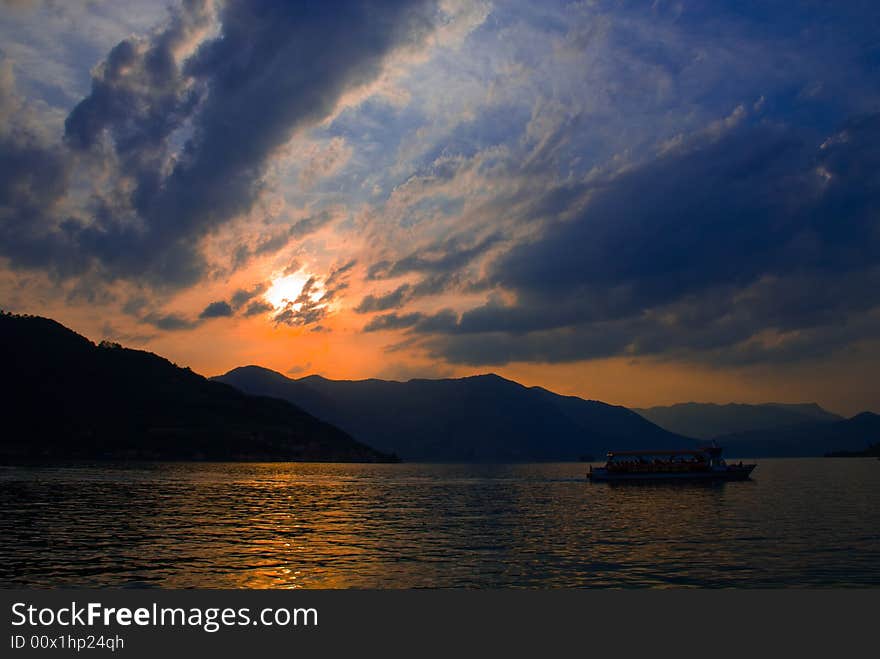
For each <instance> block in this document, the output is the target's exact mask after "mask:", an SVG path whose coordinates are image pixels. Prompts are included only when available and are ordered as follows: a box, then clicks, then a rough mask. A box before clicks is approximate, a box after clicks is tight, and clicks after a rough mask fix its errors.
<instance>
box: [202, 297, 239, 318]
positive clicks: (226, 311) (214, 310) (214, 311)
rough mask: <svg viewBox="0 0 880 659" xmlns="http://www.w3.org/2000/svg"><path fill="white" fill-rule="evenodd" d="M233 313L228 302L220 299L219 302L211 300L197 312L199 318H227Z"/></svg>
mask: <svg viewBox="0 0 880 659" xmlns="http://www.w3.org/2000/svg"><path fill="white" fill-rule="evenodd" d="M233 313H234V312H233V310H232V307H231V306H229V303H228V302H225V301H223V300H220V301H219V302H211V303H210V304H209V305H208V306H207V307H205V308H204V310H203V311H202V313H200V314H199V318H201V319H206V318H229V317H230V316H231V315H232V314H233Z"/></svg>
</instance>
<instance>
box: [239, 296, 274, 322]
mask: <svg viewBox="0 0 880 659" xmlns="http://www.w3.org/2000/svg"><path fill="white" fill-rule="evenodd" d="M274 308H275V307H273V306H272V305H271V304H269V303H268V302H264V301H263V300H255V301H254V302H251V303H250V304H249V305H247V308H246V309H245V310H244V313H243V315H244V316H245V318H250V317H252V316H260V315H262V314H264V313H269V312H270V311H272V310H273V309H274Z"/></svg>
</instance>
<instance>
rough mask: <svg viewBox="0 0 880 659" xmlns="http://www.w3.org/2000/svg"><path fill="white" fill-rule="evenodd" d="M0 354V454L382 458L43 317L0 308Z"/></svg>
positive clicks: (300, 416)
mask: <svg viewBox="0 0 880 659" xmlns="http://www.w3.org/2000/svg"><path fill="white" fill-rule="evenodd" d="M0 360H2V364H3V366H4V369H5V372H6V374H7V386H6V387H5V389H6V393H5V394H4V414H3V417H4V424H5V428H4V432H3V434H2V439H0V458H3V459H4V460H16V459H22V460H53V459H105V458H106V459H116V458H128V459H152V460H172V459H174V460H177V459H181V460H187V459H211V460H320V461H323V460H327V461H377V460H383V459H387V456H385V455H382V454H380V453H378V452H376V451H374V450H372V449H371V448H369V447H367V446H365V445H363V444H361V443H359V442H357V441H355V440H354V439H353V438H352V437H350V436H349V435H347V434H346V433H345V432H343V431H341V430H339V429H338V428H335V427H333V426H332V425H330V424H328V423H325V422H323V421H319V420H318V419H316V418H314V417H313V416H311V415H310V414H308V413H306V412H304V411H303V410H301V409H299V408H297V407H296V406H294V405H292V404H290V403H288V402H285V401H281V400H277V399H272V398H264V397H256V396H249V395H245V394H243V393H241V392H240V391H238V390H236V389H234V388H233V387H230V386H228V385H225V384H222V383H220V382H213V381H210V380H207V379H206V378H204V377H202V376H201V375H198V374H196V373H193V372H192V371H191V370H189V369H188V368H180V367H178V366H176V365H174V364H172V363H171V362H169V361H168V360H166V359H163V358H162V357H159V356H157V355H154V354H152V353H149V352H143V351H139V350H129V349H126V348H123V347H121V346H119V345H118V344H107V343H102V344H101V345H100V346H97V345H95V344H94V343H92V342H91V341H89V340H88V339H86V338H85V337H83V336H80V335H79V334H77V333H75V332H73V331H71V330H69V329H67V328H66V327H64V326H63V325H61V324H59V323H57V322H55V321H53V320H50V319H47V318H40V317H36V316H15V315H10V314H2V315H0Z"/></svg>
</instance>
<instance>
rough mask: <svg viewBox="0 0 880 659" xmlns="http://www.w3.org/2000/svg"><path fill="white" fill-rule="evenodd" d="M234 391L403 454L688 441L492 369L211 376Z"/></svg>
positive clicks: (551, 454)
mask: <svg viewBox="0 0 880 659" xmlns="http://www.w3.org/2000/svg"><path fill="white" fill-rule="evenodd" d="M215 379H216V380H219V381H221V382H224V383H227V384H231V385H233V386H235V387H238V388H239V389H241V390H242V391H244V392H246V393H251V394H259V395H264V396H275V397H279V398H283V399H285V400H287V401H290V402H292V403H294V404H296V405H298V406H300V407H302V408H303V409H305V410H307V411H308V412H310V413H311V414H314V415H315V416H317V417H318V418H321V419H324V420H326V421H328V422H330V423H332V424H334V425H337V426H339V427H340V428H343V429H344V430H346V431H347V432H349V433H351V434H352V435H353V436H354V437H356V438H358V439H359V440H361V441H363V442H365V443H367V444H369V445H371V446H374V447H376V448H377V449H379V450H381V451H385V452H392V453H395V454H397V455H399V456H401V458H403V459H405V460H423V461H530V460H536V461H541V460H577V459H579V458H582V457H585V456H593V457H595V458H597V459H601V458H602V457H604V454H605V452H606V451H608V450H611V449H623V448H633V449H651V448H654V449H660V448H677V447H682V448H684V447H691V446H694V445H695V444H696V442H694V440H691V439H689V438H686V437H682V436H679V435H676V434H674V433H670V432H668V431H666V430H663V429H662V428H659V427H657V426H656V425H654V424H652V423H650V422H649V421H646V420H645V419H643V418H642V417H640V416H639V415H637V414H635V413H634V412H631V411H630V410H628V409H626V408H623V407H618V406H614V405H608V404H606V403H601V402H597V401H588V400H583V399H581V398H576V397H573V396H560V395H557V394H554V393H552V392H550V391H547V390H546V389H542V388H540V387H531V388H529V387H525V386H523V385H521V384H518V383H516V382H512V381H510V380H505V379H504V378H502V377H500V376H498V375H478V376H474V377H466V378H460V379H442V380H419V379H416V380H409V381H408V382H394V381H385V380H359V381H349V380H342V381H340V380H328V379H326V378H323V377H320V376H316V375H312V376H308V377H304V378H301V379H297V380H293V379H290V378H287V377H285V376H284V375H282V374H280V373H277V372H275V371H271V370H268V369H265V368H261V367H259V366H245V367H241V368H236V369H233V370H232V371H229V372H228V373H226V374H224V375H221V376H218V377H217V378H215Z"/></svg>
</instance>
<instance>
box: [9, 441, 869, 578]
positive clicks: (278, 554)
mask: <svg viewBox="0 0 880 659" xmlns="http://www.w3.org/2000/svg"><path fill="white" fill-rule="evenodd" d="M587 468H588V467H587V465H586V464H577V463H564V464H511V465H472V464H387V465H375V464H295V463H273V464H242V463H236V464H206V463H174V464H135V465H116V464H99V465H77V466H57V467H0V510H2V511H3V514H2V516H0V586H3V587H7V588H9V587H62V586H63V587H159V588H191V587H193V588H423V587H428V588H499V587H500V588H508V587H518V588H571V587H575V588H582V587H648V588H668V587H695V586H696V587H774V588H775V587H808V586H819V587H831V586H835V587H848V586H880V507H878V505H877V503H878V501H880V461H877V460H875V459H827V458H807V459H766V460H758V468H757V469H756V470H755V472H754V474H753V477H752V480H751V481H747V482H741V483H720V484H665V485H664V484H646V485H639V484H622V485H609V484H600V483H596V484H591V483H589V482H588V481H587V480H586V478H585V476H586V471H587Z"/></svg>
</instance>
